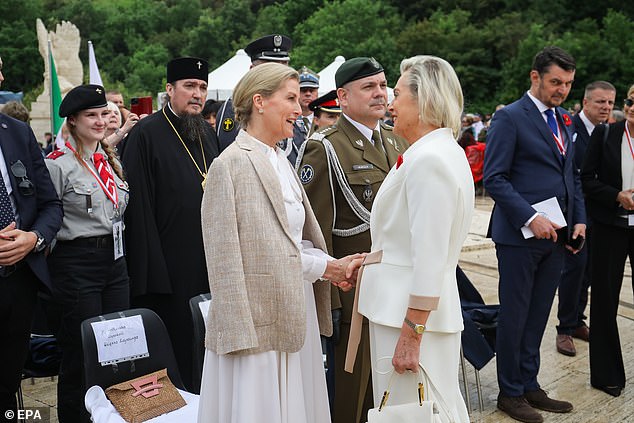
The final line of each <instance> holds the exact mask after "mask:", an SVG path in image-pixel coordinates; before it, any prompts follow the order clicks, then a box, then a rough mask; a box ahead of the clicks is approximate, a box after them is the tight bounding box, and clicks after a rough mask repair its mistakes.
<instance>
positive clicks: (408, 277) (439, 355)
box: [341, 56, 474, 422]
mask: <svg viewBox="0 0 634 423" xmlns="http://www.w3.org/2000/svg"><path fill="white" fill-rule="evenodd" d="M462 108H463V97H462V90H461V88H460V83H459V81H458V77H457V76H456V73H455V71H454V70H453V68H452V67H451V65H450V64H449V63H447V62H446V61H445V60H443V59H440V58H438V57H433V56H416V57H412V58H409V59H405V60H403V62H402V63H401V77H400V79H399V80H398V83H397V84H396V87H395V89H394V101H393V102H392V104H391V110H390V111H391V113H392V118H393V120H394V132H395V133H396V134H398V135H400V136H402V137H404V138H405V139H406V140H407V141H408V142H409V143H410V147H409V148H408V149H407V150H406V151H405V153H403V155H402V157H401V158H399V160H398V161H397V164H396V165H395V166H394V167H393V168H392V169H391V171H390V173H389V174H388V176H387V178H385V181H384V182H383V185H381V189H380V190H379V192H378V193H377V196H376V199H375V200H374V206H373V208H372V216H371V221H370V230H371V235H372V253H370V255H368V257H367V258H366V259H365V262H364V263H363V273H362V275H361V276H360V282H359V283H360V287H359V288H358V289H357V292H358V311H359V312H360V313H361V314H363V315H364V316H366V317H367V318H368V319H369V321H370V352H371V360H372V381H373V389H374V401H375V405H376V406H378V405H379V402H380V399H381V397H382V394H383V392H384V391H385V390H386V388H387V386H388V381H389V379H390V376H391V373H392V372H391V370H392V366H393V368H394V370H395V371H396V372H397V373H399V374H401V376H395V377H393V381H392V384H391V387H390V397H389V402H388V405H396V404H401V403H410V402H416V401H418V400H417V389H416V386H417V385H416V381H417V380H418V378H419V375H417V374H415V373H417V372H418V364H419V362H420V363H421V364H422V365H423V366H424V367H425V368H426V370H427V372H428V374H429V376H430V378H431V380H432V381H433V382H434V385H436V387H437V388H438V390H439V391H440V393H441V395H442V397H443V400H444V402H445V404H446V405H447V408H448V409H449V410H448V412H449V413H451V414H452V416H451V418H452V419H453V421H455V422H467V421H469V416H468V414H467V410H466V407H465V404H464V400H463V398H462V396H461V393H460V389H459V387H458V366H459V355H460V333H461V331H462V329H463V322H462V313H461V309H460V299H459V297H458V288H457V285H456V265H457V263H458V257H459V255H460V250H461V247H462V244H463V242H464V240H465V238H466V236H467V234H468V231H469V226H470V224H471V217H472V214H473V207H474V190H473V179H472V176H471V171H470V169H469V164H468V162H467V159H466V157H465V154H464V151H463V150H462V148H461V147H460V146H459V145H458V144H457V142H456V139H457V137H458V135H459V133H460V126H461V119H460V118H461V113H462ZM358 261H360V260H358ZM341 287H342V288H345V286H343V285H342V286H341ZM353 325H354V323H353ZM348 355H349V356H350V353H349V354H348ZM408 371H409V372H408ZM432 399H434V398H433V396H432ZM436 400H437V398H436ZM441 418H442V419H443V421H448V420H449V418H448V416H446V415H443V414H442V413H441Z"/></svg>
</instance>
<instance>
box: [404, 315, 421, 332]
mask: <svg viewBox="0 0 634 423" xmlns="http://www.w3.org/2000/svg"><path fill="white" fill-rule="evenodd" d="M404 321H405V324H407V326H409V327H410V328H412V329H413V330H414V332H416V333H417V334H419V335H422V334H423V332H425V325H419V324H417V323H414V322H412V321H411V320H409V319H408V318H407V317H406V318H405V319H404Z"/></svg>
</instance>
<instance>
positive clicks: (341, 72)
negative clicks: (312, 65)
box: [335, 57, 383, 88]
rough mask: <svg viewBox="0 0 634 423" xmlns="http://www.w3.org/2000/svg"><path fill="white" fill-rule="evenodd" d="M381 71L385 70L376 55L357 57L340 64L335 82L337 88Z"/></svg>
mask: <svg viewBox="0 0 634 423" xmlns="http://www.w3.org/2000/svg"><path fill="white" fill-rule="evenodd" d="M381 72H383V66H381V64H380V63H379V62H377V61H376V59H375V58H374V57H355V58H354V59H350V60H346V61H345V62H343V64H342V65H341V66H339V69H337V72H336V73H335V83H336V85H337V88H341V87H343V86H344V85H345V84H347V83H348V82H351V81H356V80H357V79H361V78H365V77H366V76H372V75H376V74H377V73H381Z"/></svg>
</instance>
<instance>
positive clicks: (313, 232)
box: [201, 131, 332, 354]
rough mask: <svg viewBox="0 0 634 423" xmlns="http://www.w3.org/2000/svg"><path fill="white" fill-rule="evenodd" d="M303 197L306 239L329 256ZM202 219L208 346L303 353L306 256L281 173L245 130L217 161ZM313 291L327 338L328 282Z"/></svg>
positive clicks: (217, 349)
mask: <svg viewBox="0 0 634 423" xmlns="http://www.w3.org/2000/svg"><path fill="white" fill-rule="evenodd" d="M295 178H296V179H297V176H296V175H295ZM298 185H300V186H301V184H300V183H299V180H298ZM302 200H303V204H304V208H305V210H306V221H305V223H304V231H303V232H304V233H303V239H305V240H308V241H311V242H312V243H313V244H314V246H315V247H316V248H320V249H322V250H324V251H325V250H326V245H325V242H324V238H323V235H322V233H321V230H320V228H319V224H318V223H317V220H316V218H315V215H314V213H313V211H312V208H311V206H310V203H309V201H308V198H307V197H306V193H305V192H304V190H303V189H302ZM201 215H202V232H203V241H204V245H205V256H206V261H207V271H208V275H209V288H210V292H211V306H210V308H209V316H208V322H207V334H206V339H205V346H206V347H207V348H208V349H210V350H211V351H215V352H216V353H217V354H254V353H259V352H264V351H271V350H272V351H284V352H297V351H299V350H300V349H301V347H302V346H303V345H304V338H305V332H306V307H305V296H304V285H303V283H304V282H303V277H302V263H301V255H300V251H299V248H298V246H297V245H296V244H295V242H294V241H293V239H292V238H291V234H290V232H289V229H288V227H289V224H288V219H287V216H286V209H285V206H284V200H283V197H282V190H281V187H280V183H279V180H278V176H277V173H276V171H275V170H274V169H273V167H272V166H271V163H270V162H269V159H268V158H267V157H266V155H265V154H264V152H263V151H262V146H261V145H260V144H259V143H258V142H257V141H256V140H255V139H253V138H252V137H251V136H250V135H248V134H247V133H246V132H244V131H240V132H239V133H238V136H237V138H236V140H235V142H233V143H232V144H231V145H230V146H229V147H228V148H227V149H226V150H225V151H224V152H223V153H222V154H221V155H220V156H219V157H218V158H216V159H215V160H214V161H213V163H212V165H211V167H210V169H209V175H208V183H207V186H206V188H205V193H204V194H203V200H202V211H201ZM313 289H314V293H315V302H316V306H317V317H318V321H319V328H320V332H321V334H322V335H326V336H329V335H331V334H332V317H331V314H330V286H329V283H328V282H324V281H318V282H315V283H314V284H313Z"/></svg>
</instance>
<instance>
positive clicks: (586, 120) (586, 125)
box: [579, 110, 596, 135]
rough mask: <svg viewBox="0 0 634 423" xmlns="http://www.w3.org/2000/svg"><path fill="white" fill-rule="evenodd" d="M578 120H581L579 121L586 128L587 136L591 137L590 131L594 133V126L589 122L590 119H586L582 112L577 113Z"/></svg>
mask: <svg viewBox="0 0 634 423" xmlns="http://www.w3.org/2000/svg"><path fill="white" fill-rule="evenodd" d="M579 118H581V121H582V122H583V124H584V126H585V127H586V131H588V134H590V135H592V131H594V127H595V126H596V125H595V124H594V123H592V122H590V119H588V116H586V114H585V113H584V112H583V110H582V111H581V112H579Z"/></svg>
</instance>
